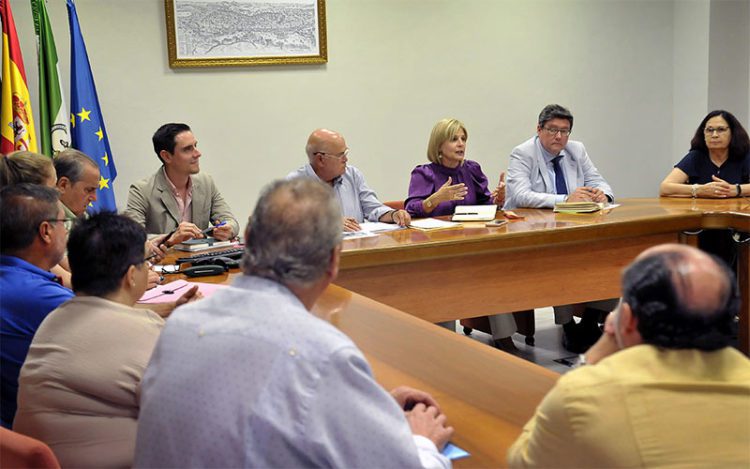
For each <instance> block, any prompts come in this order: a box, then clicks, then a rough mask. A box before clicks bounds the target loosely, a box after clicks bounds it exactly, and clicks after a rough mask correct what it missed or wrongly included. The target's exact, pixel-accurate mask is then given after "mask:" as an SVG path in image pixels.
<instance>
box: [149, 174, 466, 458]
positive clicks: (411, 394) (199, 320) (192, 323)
mask: <svg viewBox="0 0 750 469" xmlns="http://www.w3.org/2000/svg"><path fill="white" fill-rule="evenodd" d="M340 219H341V213H340V209H339V206H338V204H337V203H336V201H335V199H334V197H333V193H332V191H331V189H330V188H328V187H327V186H325V185H324V184H321V183H320V182H318V181H314V180H312V179H309V178H296V179H292V180H286V181H278V182H275V183H273V184H272V185H271V186H270V187H269V188H268V189H267V190H266V191H265V192H264V193H263V195H262V196H261V198H260V200H259V201H258V204H257V206H256V208H255V212H254V213H253V216H252V220H253V222H252V225H248V229H247V231H246V246H245V255H244V257H243V261H242V262H243V270H244V275H241V276H239V278H237V279H236V280H235V282H234V283H233V285H232V287H231V288H226V289H223V290H220V291H218V292H217V293H216V294H214V295H213V296H212V297H210V298H208V299H206V300H204V301H201V302H200V303H196V304H194V305H190V306H186V307H184V308H180V311H179V312H178V313H177V314H175V315H173V316H172V318H171V319H170V320H169V321H168V322H167V324H166V326H165V328H164V331H163V332H162V335H161V337H160V339H159V342H158V344H157V346H156V349H155V351H154V354H153V356H152V359H151V362H150V364H149V366H148V369H147V370H146V374H145V376H144V380H143V386H142V393H141V396H142V397H141V413H140V416H139V425H138V437H137V441H136V459H135V466H136V467H186V466H192V467H219V466H221V467H251V466H252V467H342V468H344V467H394V468H395V467H399V468H402V467H442V468H445V467H450V461H448V460H447V459H446V458H445V457H444V456H442V455H441V454H440V453H439V452H438V450H439V449H442V447H443V446H444V445H445V443H446V442H447V441H448V439H449V438H450V436H451V434H452V433H453V429H452V428H451V427H446V426H445V415H444V414H441V413H440V410H439V407H438V406H437V403H436V402H435V401H434V399H433V398H432V397H431V396H429V395H428V394H426V393H424V392H421V391H417V390H414V389H411V388H397V389H395V390H394V391H393V392H392V393H391V394H390V395H389V393H388V392H386V391H385V390H384V389H383V388H382V387H380V385H378V384H377V382H376V381H375V379H374V378H373V376H372V371H371V370H370V366H369V365H368V363H367V361H366V360H365V358H364V356H363V355H362V352H361V351H360V350H359V349H358V348H357V347H356V345H354V343H353V342H352V341H351V340H350V339H349V338H348V337H347V336H346V335H344V334H343V333H342V332H341V331H339V330H338V329H336V328H335V327H334V326H332V325H331V324H330V323H328V322H326V321H324V320H322V319H320V318H318V317H316V316H314V315H313V314H311V312H310V310H311V308H312V306H313V305H314V304H315V302H316V301H317V299H318V297H319V296H320V295H321V294H322V293H323V291H324V290H325V289H326V288H327V287H328V285H329V284H330V283H331V282H332V281H333V280H334V279H335V278H336V275H337V273H338V264H339V258H340V252H341V248H340V242H341V228H340V224H339V222H340ZM269 331H281V332H275V333H273V332H272V333H269Z"/></svg>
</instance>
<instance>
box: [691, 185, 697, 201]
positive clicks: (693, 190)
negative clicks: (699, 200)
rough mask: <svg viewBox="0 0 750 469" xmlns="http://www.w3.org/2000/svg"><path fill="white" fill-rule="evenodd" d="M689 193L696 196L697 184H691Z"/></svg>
mask: <svg viewBox="0 0 750 469" xmlns="http://www.w3.org/2000/svg"><path fill="white" fill-rule="evenodd" d="M690 194H691V195H692V196H693V198H696V197H698V184H693V185H692V186H690Z"/></svg>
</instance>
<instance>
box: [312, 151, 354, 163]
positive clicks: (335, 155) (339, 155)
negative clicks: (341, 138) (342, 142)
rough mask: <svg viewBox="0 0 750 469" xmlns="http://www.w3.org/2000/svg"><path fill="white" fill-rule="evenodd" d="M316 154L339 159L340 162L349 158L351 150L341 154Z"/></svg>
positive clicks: (318, 152)
mask: <svg viewBox="0 0 750 469" xmlns="http://www.w3.org/2000/svg"><path fill="white" fill-rule="evenodd" d="M315 154H316V155H325V156H330V157H331V158H337V159H339V160H340V159H342V158H344V157H347V156H349V149H348V148H347V149H346V150H344V151H342V152H341V153H326V152H324V151H316V152H315Z"/></svg>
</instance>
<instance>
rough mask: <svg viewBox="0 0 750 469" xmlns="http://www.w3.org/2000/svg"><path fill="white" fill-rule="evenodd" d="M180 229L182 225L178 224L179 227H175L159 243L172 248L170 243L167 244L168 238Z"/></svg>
mask: <svg viewBox="0 0 750 469" xmlns="http://www.w3.org/2000/svg"><path fill="white" fill-rule="evenodd" d="M179 229H180V225H177V228H175V229H173V230H172V231H170V232H169V233H167V235H166V236H165V237H164V239H162V240H161V243H159V244H163V245H165V246H166V247H167V248H171V247H172V246H170V245H169V244H167V240H168V239H169V238H171V237H172V235H173V234H175V233H177V230H179Z"/></svg>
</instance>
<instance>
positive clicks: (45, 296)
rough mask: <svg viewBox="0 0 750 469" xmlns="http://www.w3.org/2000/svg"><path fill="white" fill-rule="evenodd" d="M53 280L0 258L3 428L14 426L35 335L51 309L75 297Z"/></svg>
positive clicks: (17, 261)
mask: <svg viewBox="0 0 750 469" xmlns="http://www.w3.org/2000/svg"><path fill="white" fill-rule="evenodd" d="M56 280H57V277H55V275H54V274H52V273H51V272H47V271H45V270H42V269H40V268H39V267H36V266H34V265H32V264H29V263H28V262H26V261H24V260H23V259H19V258H18V257H13V256H3V255H0V414H1V415H0V417H1V418H2V426H3V427H5V428H11V426H12V425H13V417H14V416H15V414H16V394H17V393H18V374H19V373H20V372H21V366H22V365H23V362H24V360H26V353H27V352H28V351H29V345H31V339H32V338H34V333H35V332H36V330H37V329H38V328H39V325H40V324H41V323H42V321H43V320H44V318H45V317H47V315H48V314H49V313H50V312H51V311H52V310H53V309H55V308H57V307H58V306H60V305H61V304H62V303H64V302H65V301H67V300H69V299H70V298H72V297H73V296H74V295H73V292H72V291H71V290H69V289H67V288H65V287H63V286H62V285H60V284H59V283H57V281H56Z"/></svg>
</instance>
